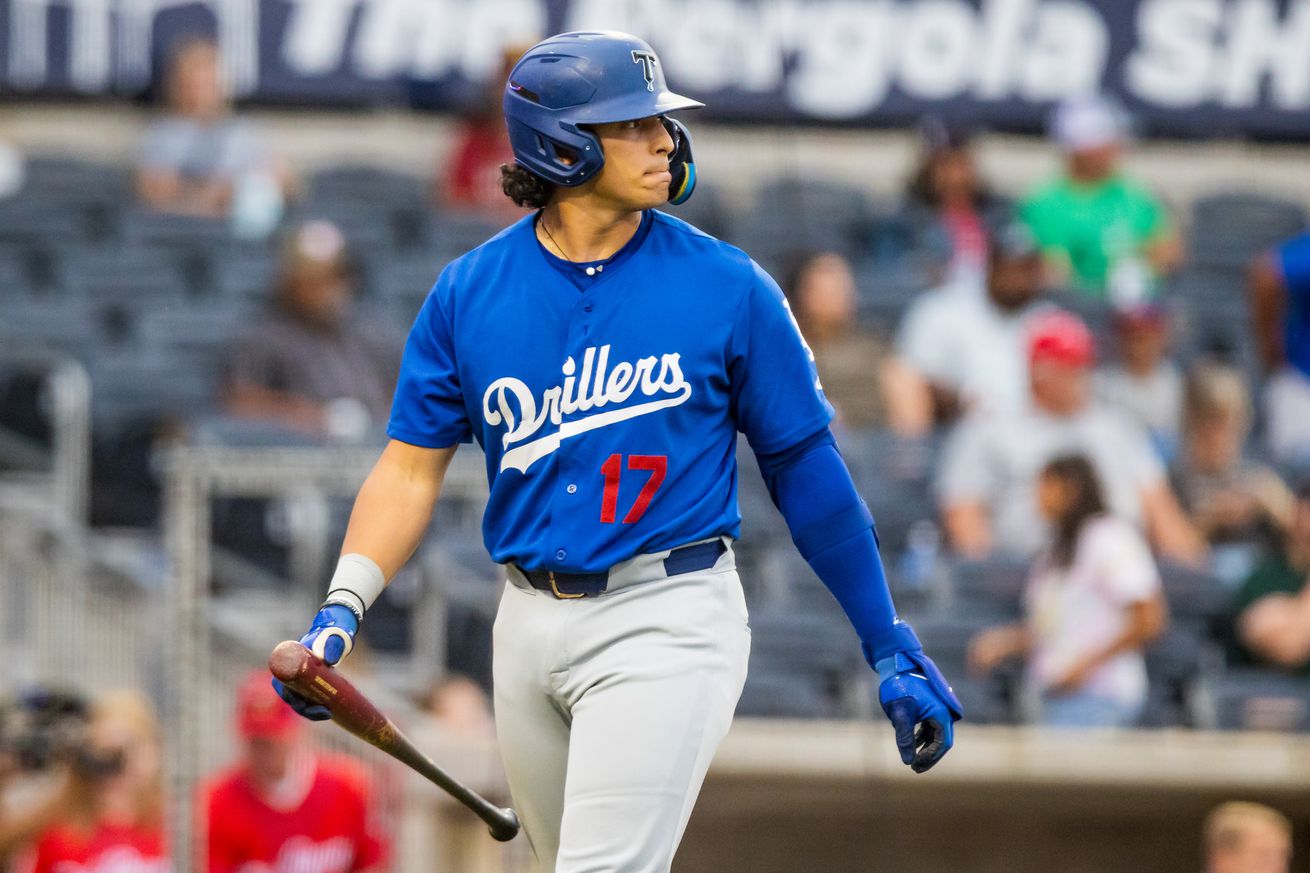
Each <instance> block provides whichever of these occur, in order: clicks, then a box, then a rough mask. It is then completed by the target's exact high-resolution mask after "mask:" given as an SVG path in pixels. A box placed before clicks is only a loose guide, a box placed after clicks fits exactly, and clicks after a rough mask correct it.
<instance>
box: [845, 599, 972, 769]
mask: <svg viewBox="0 0 1310 873" xmlns="http://www.w3.org/2000/svg"><path fill="white" fill-rule="evenodd" d="M864 656H865V658H866V659H868V661H869V663H870V664H871V665H872V666H873V669H874V670H876V671H877V673H878V676H879V678H880V679H881V680H882V681H881V683H880V684H879V686H878V702H879V703H881V704H882V709H883V712H885V713H887V718H888V719H890V720H891V723H892V727H893V728H894V729H895V731H896V746H897V748H899V749H900V752H901V761H902V762H904V763H906V764H908V765H910V769H911V770H913V771H914V772H915V773H923V772H925V771H926V770H928V769H929V768H931V767H932V766H933V765H934V764H936V763H937V762H938V761H940V760H941V759H942V757H943V756H944V755H945V754H946V753H947V752H949V751H950V750H951V746H952V745H953V744H954V742H955V722H957V721H959V720H960V719H961V718H963V717H964V707H962V706H961V705H960V700H959V698H957V697H956V696H955V692H954V691H953V690H952V689H951V686H950V683H949V682H947V681H946V677H945V676H943V675H942V671H941V670H939V669H937V665H936V664H934V663H933V662H932V659H931V658H929V657H928V656H927V655H926V654H924V651H923V646H922V645H920V644H919V639H918V637H916V636H915V635H914V631H913V630H911V629H910V626H909V625H907V624H905V623H904V622H902V621H901V620H900V619H897V620H896V623H895V624H894V625H892V627H891V629H889V630H888V631H885V632H884V633H882V634H879V635H878V636H877V637H875V638H874V639H871V640H867V641H865V643H864Z"/></svg>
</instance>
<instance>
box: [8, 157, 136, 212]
mask: <svg viewBox="0 0 1310 873" xmlns="http://www.w3.org/2000/svg"><path fill="white" fill-rule="evenodd" d="M24 171H25V184H24V186H23V190H22V191H21V192H20V194H19V196H20V197H25V198H31V199H40V200H45V201H47V202H49V201H57V202H59V203H62V204H85V203H90V202H100V203H106V204H123V203H128V202H130V201H131V198H132V196H133V193H132V169H131V168H130V167H128V166H125V165H122V164H102V163H93V162H90V161H84V160H81V159H79V158H72V157H60V156H54V155H33V156H31V157H30V158H28V159H27V162H26V164H25V167H24Z"/></svg>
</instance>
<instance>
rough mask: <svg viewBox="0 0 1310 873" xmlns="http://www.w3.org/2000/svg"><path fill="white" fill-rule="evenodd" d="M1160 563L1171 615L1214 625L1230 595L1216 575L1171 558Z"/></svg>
mask: <svg viewBox="0 0 1310 873" xmlns="http://www.w3.org/2000/svg"><path fill="white" fill-rule="evenodd" d="M1159 567H1160V580H1161V582H1162V583H1163V586H1164V596H1165V600H1167V601H1168V603H1169V610H1170V612H1171V613H1172V614H1173V615H1175V616H1177V617H1178V618H1179V619H1181V620H1184V621H1189V622H1194V623H1198V624H1202V625H1204V626H1205V627H1208V628H1211V629H1213V628H1214V627H1215V626H1216V623H1217V622H1219V621H1221V620H1222V619H1223V618H1224V617H1225V616H1226V615H1227V614H1228V609H1229V602H1230V599H1229V598H1230V595H1229V592H1228V590H1227V588H1225V587H1224V584H1223V582H1221V581H1220V580H1219V579H1218V578H1216V577H1215V576H1213V575H1211V574H1210V573H1207V572H1204V571H1200V570H1197V569H1195V568H1192V567H1187V566H1184V565H1181V564H1176V563H1174V562H1172V561H1161V562H1160V564H1159Z"/></svg>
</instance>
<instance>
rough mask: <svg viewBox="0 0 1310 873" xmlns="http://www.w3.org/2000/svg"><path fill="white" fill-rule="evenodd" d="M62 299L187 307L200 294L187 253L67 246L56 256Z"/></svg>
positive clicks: (56, 283)
mask: <svg viewBox="0 0 1310 873" xmlns="http://www.w3.org/2000/svg"><path fill="white" fill-rule="evenodd" d="M51 257H52V261H51V263H52V269H53V284H54V286H55V287H56V288H57V289H58V290H59V292H60V293H61V294H64V295H67V296H69V297H83V298H85V299H87V300H90V301H92V302H123V303H127V304H132V303H137V304H140V305H142V306H146V305H150V306H157V305H168V304H174V305H182V304H185V303H186V302H188V301H189V300H190V299H191V298H192V296H193V292H194V288H193V285H192V282H191V281H189V279H188V276H187V273H186V271H185V270H184V266H183V259H184V254H183V253H181V252H179V251H177V250H175V249H168V248H162V247H159V246H148V245H141V246H131V245H128V246H121V245H97V246H62V247H59V248H56V249H53V250H52V252H51Z"/></svg>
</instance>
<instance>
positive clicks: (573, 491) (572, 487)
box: [564, 482, 578, 494]
mask: <svg viewBox="0 0 1310 873" xmlns="http://www.w3.org/2000/svg"><path fill="white" fill-rule="evenodd" d="M564 490H565V491H567V492H569V493H570V494H577V493H578V486H577V485H574V484H573V483H572V482H570V483H569V487H567V488H565V489H564Z"/></svg>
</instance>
